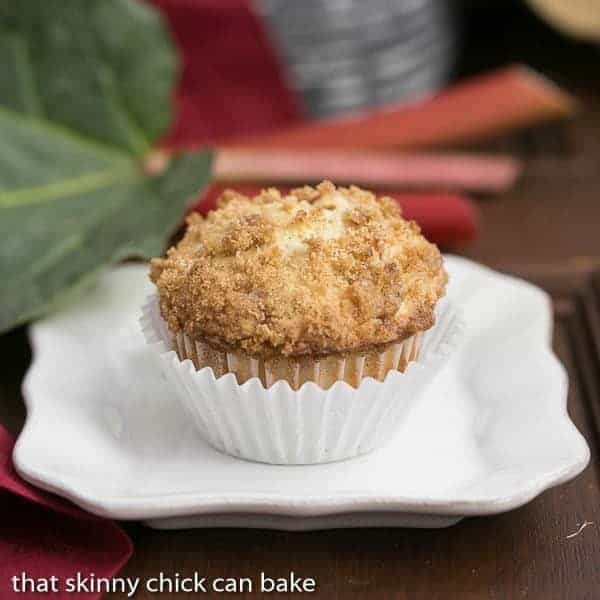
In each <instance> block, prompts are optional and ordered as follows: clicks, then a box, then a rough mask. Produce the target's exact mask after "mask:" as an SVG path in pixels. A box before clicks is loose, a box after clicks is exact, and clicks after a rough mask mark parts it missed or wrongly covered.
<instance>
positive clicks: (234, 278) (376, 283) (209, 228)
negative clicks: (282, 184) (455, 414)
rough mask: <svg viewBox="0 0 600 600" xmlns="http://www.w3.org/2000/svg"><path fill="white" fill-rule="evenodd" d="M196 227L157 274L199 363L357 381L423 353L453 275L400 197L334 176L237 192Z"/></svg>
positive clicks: (241, 378) (190, 354)
mask: <svg viewBox="0 0 600 600" xmlns="http://www.w3.org/2000/svg"><path fill="white" fill-rule="evenodd" d="M187 223H188V229H187V232H186V233H185V235H184V237H183V239H182V240H181V242H180V243H179V244H178V245H177V247H174V248H171V249H170V250H169V251H168V254H167V257H166V258H157V259H153V260H152V262H151V275H150V276H151V279H152V281H153V282H154V283H155V284H156V286H157V289H158V292H159V296H160V312H161V315H162V317H163V319H164V320H165V322H166V323H167V326H168V329H169V331H170V332H171V333H172V334H173V339H174V343H175V348H176V351H177V354H178V355H179V357H180V358H181V359H182V360H183V359H186V358H189V359H191V360H192V362H193V363H194V365H195V366H196V368H197V369H201V368H203V367H206V366H209V367H211V368H212V369H213V371H214V373H215V375H216V376H217V377H219V376H221V375H223V374H225V373H227V372H233V373H235V375H236V378H237V381H238V383H240V384H241V383H244V382H245V381H246V380H248V379H250V378H251V377H258V378H259V379H260V380H261V381H262V383H263V385H264V386H265V387H269V386H270V385H272V384H273V383H274V382H275V381H277V380H279V379H284V380H286V381H287V382H288V383H289V384H290V386H291V387H292V388H293V389H298V388H299V387H300V386H301V385H302V384H303V383H305V382H306V381H314V382H316V383H317V384H318V385H320V386H321V387H323V388H328V387H329V386H331V385H332V384H333V383H335V382H336V381H338V380H343V381H346V382H347V383H348V384H350V385H352V386H354V387H357V386H358V385H359V384H360V382H361V380H362V378H364V377H367V376H370V377H373V378H375V379H378V380H383V379H384V378H385V376H386V375H387V373H388V371H390V370H392V369H395V370H400V371H403V370H404V369H405V368H406V365H407V364H408V362H409V361H411V360H415V359H416V358H418V355H419V344H420V340H421V337H422V332H424V331H426V330H427V329H429V328H430V327H431V326H432V325H433V324H434V322H435V313H434V307H435V304H436V302H437V301H438V299H439V298H440V297H441V296H442V295H443V294H444V290H445V286H446V281H447V276H446V272H445V271H444V267H443V264H442V257H441V255H440V253H439V251H438V249H437V247H436V246H435V245H433V244H431V243H429V242H428V241H427V240H426V239H425V238H424V237H423V236H422V235H421V233H420V231H419V227H418V226H417V225H416V224H415V223H414V222H410V221H406V220H404V219H403V218H402V216H401V211H400V208H399V207H398V205H397V203H396V202H395V201H393V200H392V199H390V198H385V197H384V198H376V197H375V196H374V195H373V194H372V193H370V192H367V191H364V190H361V189H359V188H357V187H350V188H336V187H335V186H334V185H333V184H331V183H329V182H323V183H321V184H320V185H318V186H317V187H316V188H312V187H304V188H300V189H296V190H293V191H292V192H291V193H290V194H289V195H287V196H283V195H281V194H280V192H279V191H277V190H276V189H269V190H266V191H263V192H262V193H261V194H259V195H258V196H256V197H255V198H247V197H246V196H243V195H241V194H239V193H236V192H233V191H228V192H225V193H224V194H223V195H222V197H221V199H220V201H219V203H218V208H217V210H215V211H212V212H210V213H209V214H208V215H207V216H206V217H202V216H201V215H198V214H193V215H191V216H190V217H189V218H188V221H187Z"/></svg>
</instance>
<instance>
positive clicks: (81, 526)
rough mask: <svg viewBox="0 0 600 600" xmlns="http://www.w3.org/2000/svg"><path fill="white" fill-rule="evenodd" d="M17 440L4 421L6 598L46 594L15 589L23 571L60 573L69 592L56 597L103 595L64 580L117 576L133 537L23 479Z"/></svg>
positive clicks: (0, 576)
mask: <svg viewBox="0 0 600 600" xmlns="http://www.w3.org/2000/svg"><path fill="white" fill-rule="evenodd" d="M14 443H15V440H14V438H13V436H12V435H11V434H10V433H8V431H6V429H4V428H3V427H2V426H0V598H2V599H4V598H12V597H13V595H14V596H15V597H18V598H23V599H24V600H39V599H40V598H41V597H44V594H40V593H30V592H29V593H20V594H14V593H13V591H12V581H11V578H12V577H13V576H15V575H17V576H20V574H21V573H22V572H25V573H27V575H28V576H29V577H33V578H40V577H44V578H48V577H51V576H52V575H54V576H56V577H58V581H59V584H60V582H63V586H62V587H63V591H61V592H58V593H56V594H52V597H53V598H64V599H65V600H67V599H70V600H78V599H79V598H86V599H89V598H99V597H100V596H101V594H91V593H90V594H86V593H67V592H66V591H64V587H65V586H64V581H65V580H66V578H68V577H74V576H76V574H77V573H78V572H79V573H81V574H82V576H84V577H85V576H86V575H90V574H91V573H94V574H95V575H96V576H97V577H112V576H113V575H115V574H116V573H117V572H118V571H119V570H120V569H121V567H122V566H123V565H124V564H125V563H126V562H127V560H128V559H129V557H130V556H131V554H132V551H133V547H132V544H131V541H130V539H129V537H128V536H127V535H126V533H125V532H124V531H123V530H122V529H121V528H120V527H119V526H118V525H117V524H116V523H113V522H112V521H108V520H106V519H101V518H99V517H95V516H93V515H90V514H88V513H86V512H84V511H83V510H81V509H79V508H77V507H76V506H74V505H73V504H71V503H70V502H67V501H66V500H63V499H62V498H58V497H57V496H54V495H52V494H48V493H46V492H42V491H40V490H38V489H36V488H34V487H33V486H31V485H29V484H28V483H26V482H25V481H23V480H22V479H21V478H20V477H19V476H18V475H17V474H16V472H15V470H14V468H13V465H12V459H11V456H12V449H13V446H14Z"/></svg>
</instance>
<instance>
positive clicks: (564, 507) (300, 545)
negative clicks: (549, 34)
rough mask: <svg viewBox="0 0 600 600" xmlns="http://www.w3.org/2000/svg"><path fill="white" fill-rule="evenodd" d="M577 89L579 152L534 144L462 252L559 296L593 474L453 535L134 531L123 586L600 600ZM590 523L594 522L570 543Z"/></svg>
mask: <svg viewBox="0 0 600 600" xmlns="http://www.w3.org/2000/svg"><path fill="white" fill-rule="evenodd" d="M596 65H598V63H596ZM558 76H559V77H562V78H563V80H564V79H565V78H566V77H567V75H565V73H558ZM571 88H572V89H574V90H575V91H576V93H577V94H578V96H579V97H580V98H581V100H582V114H581V115H580V117H579V118H578V119H577V121H576V122H575V124H574V126H573V127H572V129H571V131H570V132H569V139H568V142H567V143H566V144H565V141H564V139H562V141H559V142H558V143H557V142H556V137H555V136H554V135H553V134H552V135H551V134H548V135H547V136H546V135H545V134H544V135H541V136H538V138H537V139H536V138H534V139H533V140H531V139H530V140H529V142H528V143H527V146H528V148H529V151H528V152H526V156H527V169H526V173H525V176H524V178H523V180H522V182H521V183H520V184H519V186H518V187H517V188H516V189H515V190H514V191H512V192H510V193H508V194H506V195H503V196H502V197H496V198H488V199H482V200H481V203H480V206H481V210H482V217H483V220H482V236H481V239H480V240H479V241H477V242H476V243H474V244H473V245H472V246H470V247H469V248H468V249H465V250H463V251H462V253H463V254H465V255H467V256H469V257H472V258H474V259H476V260H479V261H481V262H484V263H486V264H489V265H492V266H494V267H497V268H500V269H502V270H505V271H510V272H514V273H518V274H520V275H522V276H524V277H526V278H529V279H531V280H533V281H535V282H536V283H538V284H540V285H542V286H544V287H545V288H546V289H548V291H550V292H551V294H552V296H553V298H554V301H555V302H554V305H555V315H556V329H555V340H554V345H555V349H556V352H557V353H558V355H559V357H560V358H561V360H562V361H563V362H564V364H565V365H566V367H567V369H568V371H569V375H570V394H569V404H568V406H569V412H570V414H571V416H572V418H573V420H574V421H575V423H576V424H577V426H578V428H579V429H580V430H581V431H582V433H583V435H584V436H585V437H586V439H587V440H588V442H589V444H590V447H591V450H592V462H591V464H590V466H589V467H588V468H587V469H586V470H585V472H584V473H583V474H582V475H580V476H579V477H578V478H577V479H576V480H574V481H572V482H570V483H567V484H565V485H562V486H560V487H558V488H555V489H552V490H549V491H547V492H545V493H543V494H542V495H541V496H540V497H538V498H536V499H535V500H534V501H532V502H530V503H529V504H528V505H526V506H524V507H522V508H520V509H517V510H514V511H511V512H509V513H506V514H501V515H497V516H491V517H485V518H483V517H482V518H469V519H465V520H464V521H462V522H460V523H459V524H457V525H455V526H453V527H451V528H449V529H442V530H407V529H357V530H336V531H321V532H311V533H284V532H276V531H265V530H227V529H208V530H189V531H154V530H151V529H147V528H145V527H143V526H141V525H138V524H133V523H130V524H126V528H127V530H128V531H129V532H130V534H131V536H132V538H133V540H134V543H135V547H136V551H135V555H134V557H133V558H132V560H131V561H130V562H129V564H128V565H127V566H126V567H125V569H124V571H123V572H122V574H123V575H127V576H140V577H150V576H155V575H156V574H158V572H159V571H163V572H165V573H167V574H174V573H176V572H178V573H180V574H182V575H189V574H191V573H193V571H199V572H202V573H204V574H206V575H209V576H215V577H216V576H222V577H228V576H231V577H243V576H248V577H256V576H257V574H258V573H260V571H265V572H267V573H268V574H270V575H273V576H285V575H287V574H288V573H289V571H290V570H293V571H295V572H296V573H298V574H299V575H301V576H307V577H313V578H315V579H316V580H317V585H318V589H317V593H313V594H311V595H310V596H311V597H314V598H327V599H329V598H331V599H334V598H341V599H346V598H347V599H354V598H381V599H384V598H407V599H411V600H412V599H434V598H440V599H451V598H461V599H465V600H469V599H478V600H479V599H486V598H490V599H514V598H535V599H543V600H551V599H561V600H562V599H569V600H571V599H584V598H585V599H590V600H594V599H597V598H600V535H599V534H600V481H599V476H600V454H599V448H600V270H599V269H600V92H599V90H598V89H594V86H593V85H590V81H589V80H588V79H586V77H585V76H584V77H581V76H578V77H575V78H574V79H573V81H572V82H571ZM522 147H524V143H523V142H522V143H521V148H522ZM532 149H533V150H532ZM0 356H2V358H3V362H2V364H3V367H2V371H1V373H0V422H1V423H4V424H6V425H7V427H8V428H9V429H11V430H12V431H13V432H15V433H16V432H18V431H19V429H20V427H21V426H22V424H23V421H24V417H25V411H24V407H23V403H22V400H21V397H20V391H19V388H20V381H21V379H22V376H23V374H24V372H25V370H26V368H27V366H28V362H29V359H30V355H29V349H28V346H27V342H26V338H25V332H24V330H23V329H20V330H17V331H14V332H11V333H9V334H7V335H4V336H2V337H0ZM585 521H587V522H591V524H590V525H589V526H587V527H586V528H585V529H583V530H582V531H581V532H580V533H579V534H578V535H575V536H573V535H571V534H573V533H574V532H576V531H577V530H578V528H579V526H580V524H581V523H583V522H585ZM115 597H116V596H115ZM149 597H150V595H147V594H144V593H139V594H138V595H137V596H136V598H138V599H144V598H149ZM177 597H178V598H180V597H181V598H185V597H187V595H186V594H180V595H177ZM236 597H238V598H244V597H257V595H254V596H250V595H243V594H238V595H236ZM277 597H285V595H281V596H277Z"/></svg>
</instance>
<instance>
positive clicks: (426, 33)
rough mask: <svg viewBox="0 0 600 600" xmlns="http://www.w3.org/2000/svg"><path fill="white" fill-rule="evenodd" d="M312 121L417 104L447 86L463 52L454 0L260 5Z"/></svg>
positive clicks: (274, 0)
mask: <svg viewBox="0 0 600 600" xmlns="http://www.w3.org/2000/svg"><path fill="white" fill-rule="evenodd" d="M254 5H255V8H256V10H258V11H259V12H260V14H261V16H262V17H263V20H264V23H265V25H266V27H267V30H268V33H269V35H270V36H271V38H272V40H273V43H274V45H275V47H276V48H277V50H278V52H279V55H280V57H281V59H282V61H283V62H284V63H285V65H286V67H287V75H288V79H289V83H290V85H291V87H292V88H294V89H295V90H296V91H297V92H298V93H299V94H300V95H301V97H302V99H303V101H304V104H305V106H306V108H307V110H308V112H309V113H310V114H311V115H312V116H314V117H318V118H321V117H327V116H330V115H333V114H338V113H345V112H351V111H355V110H360V109H363V108H366V107H372V106H380V105H383V104H388V103H391V102H395V101H398V100H411V99H414V98H417V97H419V96H422V95H425V94H427V93H430V92H433V91H436V90H438V89H439V88H441V87H443V86H444V84H445V83H446V82H447V80H448V78H449V76H450V72H451V70H452V67H453V64H454V59H455V56H456V52H457V38H458V36H457V20H456V18H455V17H456V15H455V11H454V8H453V7H454V3H453V2H450V1H448V0H362V1H361V0H255V3H254Z"/></svg>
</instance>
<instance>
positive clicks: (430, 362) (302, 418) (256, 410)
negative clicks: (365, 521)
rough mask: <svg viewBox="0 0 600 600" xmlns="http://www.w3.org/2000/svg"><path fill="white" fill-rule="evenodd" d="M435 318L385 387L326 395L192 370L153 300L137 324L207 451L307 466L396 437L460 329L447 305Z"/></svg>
mask: <svg viewBox="0 0 600 600" xmlns="http://www.w3.org/2000/svg"><path fill="white" fill-rule="evenodd" d="M436 313H437V322H436V325H435V326H434V327H433V328H432V329H430V330H429V331H427V332H425V333H424V334H422V337H421V338H420V349H419V357H418V359H417V360H410V361H409V362H408V363H407V365H406V368H405V370H404V372H400V371H396V370H390V371H389V372H388V373H387V375H386V377H385V379H384V380H383V381H377V380H376V379H373V378H372V377H364V378H363V379H362V381H361V382H360V385H359V386H358V387H357V388H354V387H352V386H351V385H349V384H348V383H346V382H345V381H337V382H336V383H334V384H333V385H331V386H330V387H329V388H328V389H323V388H322V387H320V386H319V385H317V384H316V383H314V382H312V381H307V382H306V383H304V384H303V385H302V386H301V387H300V388H299V389H298V390H294V389H292V387H291V386H290V384H289V383H288V382H287V381H286V380H278V381H276V382H275V383H273V384H272V385H271V386H270V387H268V388H265V387H264V385H263V384H262V382H261V380H260V379H259V378H258V377H251V378H250V379H248V380H247V381H246V382H245V383H243V384H241V385H240V384H238V382H237V380H236V377H235V375H234V374H233V373H231V372H228V373H226V374H224V375H222V376H220V377H216V376H215V373H214V371H213V369H212V368H210V367H204V368H202V369H200V370H197V369H196V366H195V365H194V362H193V361H192V360H191V359H189V358H187V359H185V360H181V359H180V358H179V356H178V355H177V353H176V351H175V347H176V341H175V340H174V339H173V336H171V334H170V333H169V331H168V329H167V326H166V324H165V323H164V321H163V320H162V318H161V316H160V310H159V306H158V298H157V297H156V296H152V297H151V298H149V300H148V302H147V304H146V305H145V306H144V308H143V315H142V318H141V324H142V330H143V332H144V336H145V338H146V341H147V343H148V344H149V345H150V346H151V347H152V348H153V349H154V350H155V351H156V353H157V356H158V358H159V363H160V365H161V369H162V371H163V373H164V374H165V376H166V377H167V379H168V380H169V381H170V382H171V383H172V384H173V388H174V393H175V395H176V396H177V397H178V398H179V400H180V401H181V403H182V404H183V405H184V407H185V408H186V410H187V411H188V412H189V413H190V414H191V415H192V417H193V419H194V422H195V423H196V425H197V427H198V430H199V433H200V435H202V437H203V438H204V439H205V440H206V441H207V442H208V443H209V444H211V445H212V446H213V447H214V448H216V449H217V450H220V451H222V452H225V453H226V454H230V455H232V456H236V457H239V458H244V459H247V460H253V461H258V462H265V463H272V464H312V463H323V462H330V461H335V460H342V459H346V458H351V457H353V456H358V455H360V454H366V453H368V452H371V451H372V450H374V449H375V448H377V447H379V446H381V445H383V444H385V443H386V442H387V441H388V440H389V439H390V437H391V436H392V435H393V434H394V432H396V431H397V429H398V427H399V425H400V424H401V423H402V421H403V418H404V417H405V415H406V414H407V413H408V412H409V410H410V409H411V408H412V407H413V406H414V403H415V402H416V400H417V399H418V397H419V396H420V395H421V393H422V392H423V390H424V389H425V387H426V386H427V385H428V384H429V383H430V382H431V381H432V380H433V378H434V377H435V375H436V374H437V373H438V372H439V371H440V369H441V367H442V366H443V364H444V363H445V362H446V360H447V358H448V357H449V355H450V354H451V352H452V350H454V349H455V348H456V346H457V345H458V343H459V341H460V338H461V334H462V332H463V330H464V325H463V322H462V320H461V319H460V318H459V317H458V315H457V314H456V313H455V311H454V310H453V309H452V307H451V305H450V304H449V303H448V302H447V301H446V300H443V301H442V302H440V303H439V304H438V309H437V310H436Z"/></svg>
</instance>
